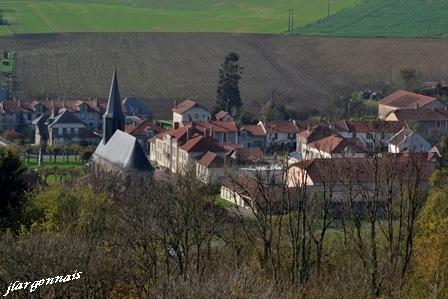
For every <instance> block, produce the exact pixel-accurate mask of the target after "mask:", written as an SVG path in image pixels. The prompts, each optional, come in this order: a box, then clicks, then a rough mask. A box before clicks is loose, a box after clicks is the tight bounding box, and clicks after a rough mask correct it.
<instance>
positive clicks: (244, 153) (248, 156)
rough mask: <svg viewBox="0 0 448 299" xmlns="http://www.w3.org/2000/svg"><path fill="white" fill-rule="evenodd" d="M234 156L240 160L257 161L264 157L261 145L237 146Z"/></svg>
mask: <svg viewBox="0 0 448 299" xmlns="http://www.w3.org/2000/svg"><path fill="white" fill-rule="evenodd" d="M232 157H233V158H234V159H236V160H237V161H240V162H252V163H257V162H259V161H261V159H263V152H262V151H261V149H260V148H259V147H252V148H237V149H235V150H234V151H233V153H232Z"/></svg>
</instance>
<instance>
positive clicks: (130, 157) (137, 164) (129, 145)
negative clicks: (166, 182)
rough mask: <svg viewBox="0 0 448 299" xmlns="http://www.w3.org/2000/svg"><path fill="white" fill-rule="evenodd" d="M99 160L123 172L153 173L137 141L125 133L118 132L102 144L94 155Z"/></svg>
mask: <svg viewBox="0 0 448 299" xmlns="http://www.w3.org/2000/svg"><path fill="white" fill-rule="evenodd" d="M93 155H94V157H95V158H98V159H99V160H106V161H108V162H110V163H112V164H113V165H115V166H117V167H119V168H120V169H122V170H125V171H126V170H138V171H152V170H153V169H154V168H153V167H152V165H151V163H149V161H148V158H147V157H146V155H145V152H144V151H143V149H142V147H141V146H140V144H139V143H138V141H137V139H136V138H135V137H133V136H131V135H129V134H127V133H125V132H123V131H120V130H117V131H115V133H114V134H113V135H112V137H111V138H110V139H109V141H108V142H107V143H106V144H104V143H103V142H100V144H99V145H98V147H97V148H96V150H95V153H94V154H93Z"/></svg>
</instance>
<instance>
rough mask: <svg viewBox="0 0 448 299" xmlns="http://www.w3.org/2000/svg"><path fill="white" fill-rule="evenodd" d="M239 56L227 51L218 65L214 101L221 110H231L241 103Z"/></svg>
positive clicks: (238, 106)
mask: <svg viewBox="0 0 448 299" xmlns="http://www.w3.org/2000/svg"><path fill="white" fill-rule="evenodd" d="M239 59H240V57H239V56H238V54H236V53H233V52H232V53H229V54H228V55H227V56H226V58H225V60H224V62H223V63H222V64H221V66H220V67H219V80H218V88H217V92H216V103H217V104H218V107H219V108H220V109H221V110H224V111H227V112H232V111H233V110H234V108H240V107H241V105H242V102H241V95H240V89H239V87H238V84H239V81H240V79H241V74H242V69H243V68H242V67H241V66H240V65H239V64H238V61H239Z"/></svg>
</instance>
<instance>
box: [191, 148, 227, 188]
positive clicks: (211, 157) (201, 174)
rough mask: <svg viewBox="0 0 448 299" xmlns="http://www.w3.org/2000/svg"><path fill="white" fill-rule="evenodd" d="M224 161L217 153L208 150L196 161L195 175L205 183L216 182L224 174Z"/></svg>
mask: <svg viewBox="0 0 448 299" xmlns="http://www.w3.org/2000/svg"><path fill="white" fill-rule="evenodd" d="M224 163H225V161H224V159H223V158H222V157H221V156H220V155H219V154H217V153H213V152H209V151H208V152H206V153H205V154H204V155H203V156H202V157H201V158H200V159H198V160H197V162H196V177H197V178H198V179H199V180H200V181H202V182H204V183H206V184H217V183H219V182H220V181H221V180H222V179H223V178H224V176H225V173H224Z"/></svg>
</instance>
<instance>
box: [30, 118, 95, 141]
mask: <svg viewBox="0 0 448 299" xmlns="http://www.w3.org/2000/svg"><path fill="white" fill-rule="evenodd" d="M55 113H56V112H55V111H54V112H53V114H52V115H48V114H42V115H41V116H39V117H38V118H36V119H35V120H34V121H33V126H35V138H34V143H35V144H40V145H43V146H45V145H56V144H79V143H80V142H86V143H87V144H91V145H97V144H98V143H99V141H100V139H101V138H100V137H99V136H98V135H97V134H95V133H94V132H93V131H91V130H90V129H89V128H88V127H87V125H86V124H85V123H84V122H83V121H81V120H80V119H79V118H78V117H76V116H75V114H73V113H71V112H68V111H66V110H65V109H62V110H61V111H60V113H59V114H55Z"/></svg>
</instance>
